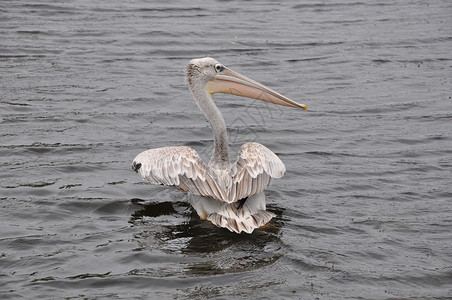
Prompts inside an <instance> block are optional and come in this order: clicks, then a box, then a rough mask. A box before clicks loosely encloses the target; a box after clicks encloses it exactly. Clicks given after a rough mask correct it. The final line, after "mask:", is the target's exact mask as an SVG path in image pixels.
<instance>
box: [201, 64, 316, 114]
mask: <svg viewBox="0 0 452 300" xmlns="http://www.w3.org/2000/svg"><path fill="white" fill-rule="evenodd" d="M206 89H207V91H208V92H209V93H210V94H215V93H224V94H232V95H237V96H242V97H248V98H253V99H258V100H262V101H266V102H271V103H274V104H278V105H283V106H289V107H298V108H303V109H304V110H306V109H307V107H306V105H304V104H299V103H297V102H295V101H293V100H290V99H289V98H287V97H285V96H283V95H281V94H279V93H277V92H275V91H274V90H272V89H270V88H268V87H266V86H265V85H263V84H260V83H259V82H256V81H254V80H252V79H249V78H248V77H246V76H243V75H241V74H239V73H237V72H234V71H232V70H231V69H226V70H225V71H224V72H223V73H221V74H218V75H216V76H215V78H214V79H212V80H210V81H209V82H207V85H206Z"/></svg>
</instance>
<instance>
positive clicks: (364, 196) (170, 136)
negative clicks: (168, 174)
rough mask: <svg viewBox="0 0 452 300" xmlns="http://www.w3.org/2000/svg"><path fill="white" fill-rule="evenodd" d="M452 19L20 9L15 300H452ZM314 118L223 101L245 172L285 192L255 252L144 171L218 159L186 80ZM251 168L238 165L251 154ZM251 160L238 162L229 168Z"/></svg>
mask: <svg viewBox="0 0 452 300" xmlns="http://www.w3.org/2000/svg"><path fill="white" fill-rule="evenodd" d="M451 14H452V5H451V4H450V1H446V0H442V1H440V0H438V1H391V2H388V3H379V4H373V3H366V2H357V1H336V2H334V1H328V2H324V1H311V2H306V3H300V2H297V1H285V2H284V3H280V4H276V3H273V2H270V1H269V2H264V1H259V2H258V1H247V2H225V1H218V2H210V3H209V4H207V5H206V4H205V3H204V1H197V0H195V1H190V3H188V2H182V1H181V2H180V3H170V2H167V1H160V2H157V1H153V2H150V1H143V0H140V1H138V0H137V1H127V2H124V1H109V2H108V3H107V2H102V1H82V0H73V1H64V2H51V1H34V2H24V1H2V2H1V3H0V22H1V23H0V25H1V27H0V61H1V62H0V68H1V70H0V91H1V99H0V124H1V125H0V128H1V129H0V135H1V143H0V168H1V169H0V178H1V181H0V222H1V226H0V228H1V229H0V283H1V284H0V298H2V299H16V298H29V299H37V298H63V297H67V298H71V299H72V298H75V299H77V298H81V299H85V298H88V299H94V298H96V299H106V298H108V299H110V298H127V299H134V298H135V299H140V298H157V297H158V298H161V299H167V298H168V299H172V298H178V299H197V298H224V299H227V298H231V297H235V298H240V297H242V298H247V297H249V298H261V299H265V298H266V299H270V298H271V299H274V298H276V299H283V298H284V299H290V298H293V299H347V298H348V299H350V298H351V299H356V298H366V299H367V298H370V299H394V298H397V299H404V298H405V299H412V298H422V299H425V298H429V299H435V298H437V299H440V298H441V299H442V298H445V297H452V250H451V249H452V242H451V240H452V234H451V232H452V224H451V220H452V208H451V199H452V197H451V196H452V188H451V178H452V142H451V138H452V130H451V121H452V100H451V96H452V93H451V78H452V68H451V67H452V62H451V61H452V57H451V49H452V47H451V46H452V26H451V25H452V19H451V18H450V16H451ZM204 56H212V57H215V58H216V59H218V60H219V61H220V62H222V63H224V64H225V65H226V66H229V67H231V68H233V69H234V70H236V71H238V72H240V73H242V74H244V75H246V76H249V77H251V78H253V79H255V80H257V81H259V82H262V83H263V84H266V85H268V86H269V87H271V88H274V89H275V90H277V91H279V92H281V93H283V94H284V95H286V96H288V97H290V98H292V99H293V100H295V101H298V102H300V103H305V104H306V105H307V106H308V109H309V110H308V111H307V112H303V111H300V110H296V109H290V108H285V107H275V106H271V105H267V104H266V103H263V102H260V101H259V102H258V101H251V100H249V99H240V98H238V97H234V96H227V95H219V96H216V98H215V99H216V102H217V104H218V106H219V107H220V110H221V111H222V112H223V114H224V116H225V119H226V123H227V125H228V127H229V130H230V131H229V135H230V144H231V147H232V149H233V151H232V152H234V151H237V149H238V148H239V147H240V145H241V144H242V143H244V142H246V141H258V142H260V143H262V144H264V145H266V146H267V147H269V148H270V149H272V150H273V151H274V152H275V153H277V154H278V155H279V156H280V158H281V159H282V160H283V161H284V162H285V164H286V166H287V174H286V176H285V177H283V178H282V179H280V180H277V181H275V183H274V184H273V185H272V186H271V187H270V188H269V189H268V190H267V191H266V195H267V201H268V206H269V210H271V211H272V212H274V213H275V214H276V215H277V217H276V218H275V219H274V220H273V221H272V222H271V224H270V225H269V226H268V227H267V228H265V229H263V230H259V231H257V232H255V233H253V234H252V235H247V234H242V235H236V234H232V233H230V232H228V231H227V230H224V229H219V228H216V227H214V226H212V225H210V224H208V223H207V222H206V221H202V220H199V218H198V217H197V215H196V214H195V213H194V212H193V210H192V209H191V208H190V206H189V205H188V204H187V201H186V200H187V197H186V195H184V194H182V193H181V192H179V191H177V190H175V189H170V188H165V187H160V186H151V185H149V184H146V183H144V182H141V180H140V178H139V176H137V174H135V173H134V172H132V170H131V161H132V159H133V158H134V157H135V155H136V154H138V153H139V152H141V151H143V150H145V149H148V148H155V147H161V146H168V145H188V146H191V147H194V148H195V149H196V150H197V151H198V152H199V153H200V154H201V156H202V157H203V158H204V159H208V158H209V156H210V151H211V150H212V147H211V142H212V135H211V132H210V128H209V125H208V123H207V121H205V119H204V118H203V115H202V114H201V112H200V111H199V110H198V108H197V107H196V104H195V102H194V101H193V99H192V97H191V95H190V93H189V91H188V88H187V86H186V84H185V83H184V68H185V64H186V63H187V62H188V61H189V60H190V59H192V58H198V57H204ZM233 155H234V156H235V155H236V154H235V153H234V154H233ZM232 158H234V157H231V159H232Z"/></svg>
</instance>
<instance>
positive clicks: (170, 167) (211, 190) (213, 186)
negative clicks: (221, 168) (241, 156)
mask: <svg viewBox="0 0 452 300" xmlns="http://www.w3.org/2000/svg"><path fill="white" fill-rule="evenodd" d="M132 168H133V169H134V170H135V171H136V172H137V173H139V174H140V175H141V177H142V178H143V179H146V180H147V181H149V182H150V183H153V184H164V185H170V186H171V185H172V186H176V187H178V188H179V189H181V190H183V191H185V192H191V193H193V194H195V195H198V196H204V197H211V198H215V199H218V200H221V199H223V198H225V195H224V188H223V187H220V186H219V181H218V179H217V177H216V176H215V173H213V172H212V171H211V170H210V169H209V168H208V166H206V164H205V163H204V162H203V161H202V160H201V158H200V157H199V155H198V153H197V152H196V151H195V150H194V149H192V148H190V147H186V146H178V147H163V148H157V149H150V150H146V151H143V152H141V153H140V154H138V155H137V157H135V159H134V160H133V165H132Z"/></svg>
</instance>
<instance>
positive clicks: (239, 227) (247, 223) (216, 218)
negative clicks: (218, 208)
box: [207, 210, 275, 233]
mask: <svg viewBox="0 0 452 300" xmlns="http://www.w3.org/2000/svg"><path fill="white" fill-rule="evenodd" d="M274 216H275V214H274V213H272V212H269V211H266V210H260V211H258V212H256V213H254V214H252V215H250V216H248V217H247V218H239V217H227V216H223V215H220V214H218V213H212V214H210V215H209V216H207V220H209V221H210V222H212V223H213V224H214V225H216V226H218V227H223V228H227V229H229V230H230V231H232V232H236V233H240V232H242V231H244V232H246V233H252V232H253V231H254V229H256V228H259V227H261V226H263V225H265V224H267V223H268V222H269V221H270V220H271V219H272V218H273V217H274Z"/></svg>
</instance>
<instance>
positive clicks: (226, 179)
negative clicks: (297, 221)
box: [132, 58, 306, 233]
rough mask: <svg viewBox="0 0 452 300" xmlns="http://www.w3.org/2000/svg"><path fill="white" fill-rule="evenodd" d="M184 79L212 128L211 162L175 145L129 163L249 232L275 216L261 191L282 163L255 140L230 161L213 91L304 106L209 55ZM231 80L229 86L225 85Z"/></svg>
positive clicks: (202, 212)
mask: <svg viewBox="0 0 452 300" xmlns="http://www.w3.org/2000/svg"><path fill="white" fill-rule="evenodd" d="M187 82H188V84H189V86H190V89H191V91H192V93H193V96H194V97H195V100H196V102H197V103H198V106H199V108H200V109H201V110H202V111H203V112H204V114H205V115H206V118H207V119H208V120H209V122H210V124H211V126H212V129H213V132H214V146H215V147H214V153H213V155H212V159H211V160H210V162H209V164H208V165H206V164H205V163H204V162H203V161H202V160H201V158H200V157H199V155H198V153H197V152H196V151H195V150H194V149H192V148H190V147H187V146H174V147H163V148H157V149H150V150H146V151H144V152H142V153H140V154H138V155H137V156H136V157H135V159H134V161H133V166H132V168H133V169H134V170H135V171H137V172H138V173H139V174H140V175H141V177H142V178H143V179H145V180H147V181H149V182H150V183H153V184H164V185H168V186H175V187H177V188H179V189H180V190H182V191H185V192H189V193H191V195H190V196H189V201H190V203H191V204H192V206H193V207H194V208H195V210H196V212H197V213H198V215H199V216H200V217H201V218H202V219H207V220H209V221H211V222H212V223H213V224H215V225H217V226H219V227H224V228H227V229H229V230H231V231H234V232H237V233H240V232H242V231H244V232H247V233H251V232H253V230H254V229H255V228H258V227H260V226H262V225H265V224H266V223H267V222H268V221H270V219H271V218H272V217H274V214H273V213H271V212H268V211H266V205H265V194H264V193H263V191H264V189H265V188H266V187H268V186H269V185H270V184H271V182H272V179H273V178H280V177H282V176H283V175H284V173H285V171H286V169H285V166H284V164H283V162H282V161H281V160H280V159H279V158H278V157H277V156H276V155H275V154H274V153H273V152H272V151H270V150H269V149H268V148H267V147H265V146H263V145H261V144H259V143H246V144H244V145H243V146H242V147H241V148H240V152H239V155H238V158H237V161H236V162H235V163H233V164H230V163H229V158H228V144H227V134H226V125H225V122H224V119H223V117H222V115H221V113H220V112H219V110H218V108H217V107H216V105H215V103H214V102H213V100H212V94H213V93H217V92H220V93H231V94H232V93H233V94H240V96H244V97H252V98H255V99H260V100H263V101H269V102H272V103H276V104H280V105H285V106H291V107H301V108H304V109H306V106H305V105H303V104H298V103H296V102H294V101H292V100H290V99H288V98H286V97H284V96H282V95H280V94H278V93H276V92H275V91H273V90H271V89H269V88H267V87H265V86H263V85H261V84H259V83H257V82H255V81H252V80H251V79H249V78H247V77H245V76H243V75H240V74H238V73H236V72H234V71H232V70H230V69H227V68H226V67H224V66H223V65H221V64H220V63H218V61H216V60H214V59H212V58H204V59H197V60H192V61H191V62H190V63H189V64H188V66H187ZM230 85H232V86H233V87H234V89H233V92H232V91H231V89H230V88H228V86H230ZM258 92H260V94H259V93H258ZM261 94H265V96H262V95H261Z"/></svg>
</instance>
